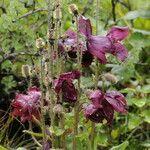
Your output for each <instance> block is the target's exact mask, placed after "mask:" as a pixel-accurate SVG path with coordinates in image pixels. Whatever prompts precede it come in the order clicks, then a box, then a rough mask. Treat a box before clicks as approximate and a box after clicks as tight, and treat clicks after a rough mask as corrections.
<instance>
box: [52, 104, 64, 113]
mask: <svg viewBox="0 0 150 150" xmlns="http://www.w3.org/2000/svg"><path fill="white" fill-rule="evenodd" d="M53 112H54V113H55V114H58V115H61V114H63V112H64V110H63V107H62V105H60V104H57V105H55V106H54V108H53Z"/></svg>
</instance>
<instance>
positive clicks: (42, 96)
mask: <svg viewBox="0 0 150 150" xmlns="http://www.w3.org/2000/svg"><path fill="white" fill-rule="evenodd" d="M40 64H41V67H40V68H41V70H40V71H41V74H40V88H41V125H42V133H43V143H44V142H45V141H46V133H45V130H46V127H45V118H44V88H43V79H44V74H43V71H44V68H43V55H42V50H41V62H40Z"/></svg>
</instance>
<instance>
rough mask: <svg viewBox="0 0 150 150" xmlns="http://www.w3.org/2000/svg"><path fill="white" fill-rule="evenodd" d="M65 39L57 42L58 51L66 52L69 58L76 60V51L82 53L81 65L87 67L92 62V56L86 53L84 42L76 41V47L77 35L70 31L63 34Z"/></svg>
mask: <svg viewBox="0 0 150 150" xmlns="http://www.w3.org/2000/svg"><path fill="white" fill-rule="evenodd" d="M65 34H66V38H65V39H63V40H60V41H59V45H58V48H59V51H65V52H67V54H68V56H69V57H70V58H73V59H75V58H77V51H80V52H81V51H82V65H83V66H89V65H90V64H91V63H92V61H93V56H92V55H91V53H89V52H88V51H87V48H86V44H85V42H82V41H78V42H79V43H78V45H77V34H76V32H74V31H72V30H68V31H66V32H65Z"/></svg>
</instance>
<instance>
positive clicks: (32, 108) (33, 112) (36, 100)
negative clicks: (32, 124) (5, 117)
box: [11, 87, 41, 122]
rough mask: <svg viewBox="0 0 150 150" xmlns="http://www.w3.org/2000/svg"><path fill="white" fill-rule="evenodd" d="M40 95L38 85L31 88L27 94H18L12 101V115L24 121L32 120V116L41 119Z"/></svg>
mask: <svg viewBox="0 0 150 150" xmlns="http://www.w3.org/2000/svg"><path fill="white" fill-rule="evenodd" d="M40 97H41V91H40V90H39V89H38V88H37V87H31V88H29V90H28V91H27V94H17V95H16V98H15V99H14V101H12V103H11V106H12V107H13V111H12V115H13V116H14V117H20V118H21V121H22V122H25V121H32V119H33V117H32V116H34V117H36V118H37V119H39V116H40V110H39V108H40Z"/></svg>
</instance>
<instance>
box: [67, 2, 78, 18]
mask: <svg viewBox="0 0 150 150" xmlns="http://www.w3.org/2000/svg"><path fill="white" fill-rule="evenodd" d="M69 12H70V13H71V14H74V15H75V16H77V15H78V7H77V5H75V4H71V5H70V6H69Z"/></svg>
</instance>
